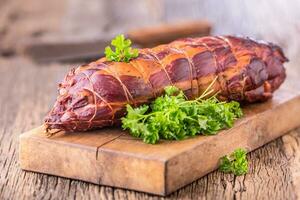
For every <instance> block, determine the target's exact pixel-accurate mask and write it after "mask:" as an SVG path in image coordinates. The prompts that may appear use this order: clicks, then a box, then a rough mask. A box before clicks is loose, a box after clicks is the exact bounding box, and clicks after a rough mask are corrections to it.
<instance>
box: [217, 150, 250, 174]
mask: <svg viewBox="0 0 300 200" xmlns="http://www.w3.org/2000/svg"><path fill="white" fill-rule="evenodd" d="M246 154H247V152H246V150H244V149H236V150H235V151H234V152H233V153H231V154H230V155H229V156H224V157H222V158H221V159H220V167H219V170H220V171H222V172H224V173H233V174H234V175H236V176H240V175H243V174H246V173H247V172H248V161H247V157H246Z"/></svg>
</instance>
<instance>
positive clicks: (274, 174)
mask: <svg viewBox="0 0 300 200" xmlns="http://www.w3.org/2000/svg"><path fill="white" fill-rule="evenodd" d="M59 66H60V67H59ZM69 66H70V65H69V64H48V65H47V66H46V65H45V66H43V65H42V66H40V65H39V66H38V65H36V64H34V63H32V62H31V61H29V60H26V59H24V58H20V57H15V58H12V59H0V74H1V78H0V94H1V98H0V111H1V116H0V199H32V198H35V199H66V198H68V199H71V198H72V199H75V198H76V199H100V198H101V199H157V198H160V197H158V196H153V195H148V194H145V193H140V192H134V191H129V190H123V189H117V188H111V187H105V186H98V185H94V184H89V183H85V182H81V181H75V180H70V179H65V178H59V177H54V176H48V175H43V174H37V173H32V172H24V171H22V170H21V169H20V167H19V164H18V136H19V135H20V133H22V132H24V131H26V130H30V129H32V128H34V127H36V126H39V125H40V124H41V123H42V119H43V117H44V116H45V114H46V112H47V111H48V109H49V108H50V106H51V105H52V103H53V101H54V99H55V96H56V89H55V88H56V84H57V82H58V81H59V80H60V79H61V78H62V76H63V75H64V74H65V72H66V71H67V70H68V69H69ZM75 66H76V64H75ZM295 83H296V82H295ZM298 83H299V82H298ZM277 123H280V122H277ZM248 159H249V167H250V168H249V173H248V174H247V175H245V176H239V177H235V176H233V175H230V174H223V173H220V172H218V171H216V172H213V173H211V174H209V175H207V176H205V177H203V178H201V179H200V180H198V181H196V182H194V183H192V184H191V185H188V186H186V187H184V188H183V189H181V190H179V191H177V192H175V193H173V194H171V195H170V196H169V197H167V198H166V199H174V198H178V199H190V198H200V199H253V198H255V199H260V198H266V197H268V198H270V199H295V198H296V195H298V196H299V191H300V180H299V178H300V174H299V166H300V129H297V130H294V131H291V132H290V133H289V134H287V135H286V136H284V137H282V138H279V139H277V140H275V141H273V142H271V143H269V144H267V145H265V146H264V147H262V148H260V149H258V150H256V151H254V152H252V153H250V154H249V155H248ZM297 192H298V194H297Z"/></svg>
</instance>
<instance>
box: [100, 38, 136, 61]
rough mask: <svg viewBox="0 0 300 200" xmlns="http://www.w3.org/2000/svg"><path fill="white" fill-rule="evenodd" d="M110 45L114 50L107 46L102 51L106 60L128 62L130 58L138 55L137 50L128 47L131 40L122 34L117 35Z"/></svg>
mask: <svg viewBox="0 0 300 200" xmlns="http://www.w3.org/2000/svg"><path fill="white" fill-rule="evenodd" d="M111 45H112V46H114V50H112V48H111V47H110V46H108V47H106V48H105V51H104V53H105V57H106V59H107V60H108V61H116V62H129V60H130V59H132V58H136V57H137V56H138V50H137V49H132V48H131V47H130V45H131V41H130V40H129V39H125V37H124V35H117V36H116V37H115V38H114V39H113V40H112V42H111Z"/></svg>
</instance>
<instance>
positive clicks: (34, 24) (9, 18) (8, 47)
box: [0, 0, 300, 74]
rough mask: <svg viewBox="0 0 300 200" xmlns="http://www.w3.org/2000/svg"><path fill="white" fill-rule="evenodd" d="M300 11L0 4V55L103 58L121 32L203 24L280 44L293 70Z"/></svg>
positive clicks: (12, 0)
mask: <svg viewBox="0 0 300 200" xmlns="http://www.w3.org/2000/svg"><path fill="white" fill-rule="evenodd" d="M299 10H300V1H298V0H289V1H285V0H272V1H270V0H251V1H242V0H230V1H219V0H88V1H84V0H51V1H40V0H26V1H22V0H0V55H1V56H2V57H13V56H16V55H29V56H30V57H33V58H34V59H37V60H46V61H49V60H50V61H60V60H68V61H72V60H73V59H74V60H75V59H76V58H86V59H89V58H94V57H95V55H96V56H97V53H99V54H101V52H100V50H101V49H102V46H103V45H106V42H107V40H110V39H111V38H112V37H114V36H115V35H116V34H118V33H127V32H130V31H131V30H136V29H141V28H144V27H150V28H151V27H153V26H154V27H155V26H156V25H159V24H172V25H174V24H175V25H176V24H178V23H184V22H189V21H199V20H200V21H203V20H204V21H206V22H209V23H210V25H211V26H210V28H211V31H210V34H213V35H218V34H221V35H224V34H234V35H246V36H251V37H254V38H257V39H264V40H267V41H271V42H274V43H278V44H279V45H281V46H282V47H283V48H284V50H285V53H286V54H287V56H288V57H289V58H290V61H291V62H290V64H289V65H292V64H294V63H298V62H299V61H300V59H299V58H298V54H299V50H300V39H299V33H300V12H299ZM196 28H197V27H195V29H196ZM202 29H203V27H202ZM188 34H189V33H188ZM203 34H204V35H205V34H209V31H207V30H204V31H203V30H202V35H203ZM97 45H98V46H97ZM144 46H145V45H144ZM146 46H147V45H146ZM76 49H77V50H78V49H86V51H87V52H81V51H80V52H77V50H76ZM98 50H99V51H98ZM90 51H92V52H90ZM53 52H54V53H53ZM54 54H55V55H54ZM65 54H67V55H65ZM59 55H61V57H60V56H59ZM91 55H92V56H91ZM47 57H48V58H49V59H47ZM52 57H53V58H52ZM65 58H67V59H65ZM293 66H294V67H293V68H299V67H298V66H297V64H295V65H293ZM289 71H292V72H298V71H299V70H297V69H289ZM291 74H294V73H291Z"/></svg>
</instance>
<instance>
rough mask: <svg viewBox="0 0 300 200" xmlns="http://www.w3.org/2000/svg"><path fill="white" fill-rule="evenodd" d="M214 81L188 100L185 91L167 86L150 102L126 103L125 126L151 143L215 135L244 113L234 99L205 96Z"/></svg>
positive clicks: (209, 91)
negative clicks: (226, 99)
mask: <svg viewBox="0 0 300 200" xmlns="http://www.w3.org/2000/svg"><path fill="white" fill-rule="evenodd" d="M213 83H214V82H213ZM213 83H212V84H213ZM212 84H211V85H210V86H209V87H208V88H207V89H206V91H205V92H204V93H203V94H202V95H201V96H200V97H199V98H197V99H195V100H187V98H186V96H185V95H184V93H183V92H182V91H180V90H179V89H178V88H176V87H174V86H169V87H166V88H165V95H163V96H161V97H158V98H156V99H155V100H154V101H153V102H152V103H151V104H150V106H149V105H142V106H140V107H137V108H133V107H131V106H130V105H127V115H126V117H123V118H122V124H123V125H122V127H123V129H128V130H129V131H130V133H131V134H132V135H133V136H135V137H139V138H142V139H143V141H144V142H145V143H150V144H155V143H157V142H158V141H159V139H167V140H182V139H185V138H187V137H190V136H195V135H197V134H203V135H214V134H216V133H217V131H219V130H221V129H223V128H230V127H232V126H233V122H234V120H235V119H236V118H238V117H241V116H242V110H241V108H240V105H239V103H238V102H235V101H231V102H229V103H227V102H220V101H219V100H218V99H217V98H216V96H212V97H210V98H208V99H205V98H206V97H207V96H208V95H209V94H211V93H212V92H213V90H210V87H211V86H212Z"/></svg>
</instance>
